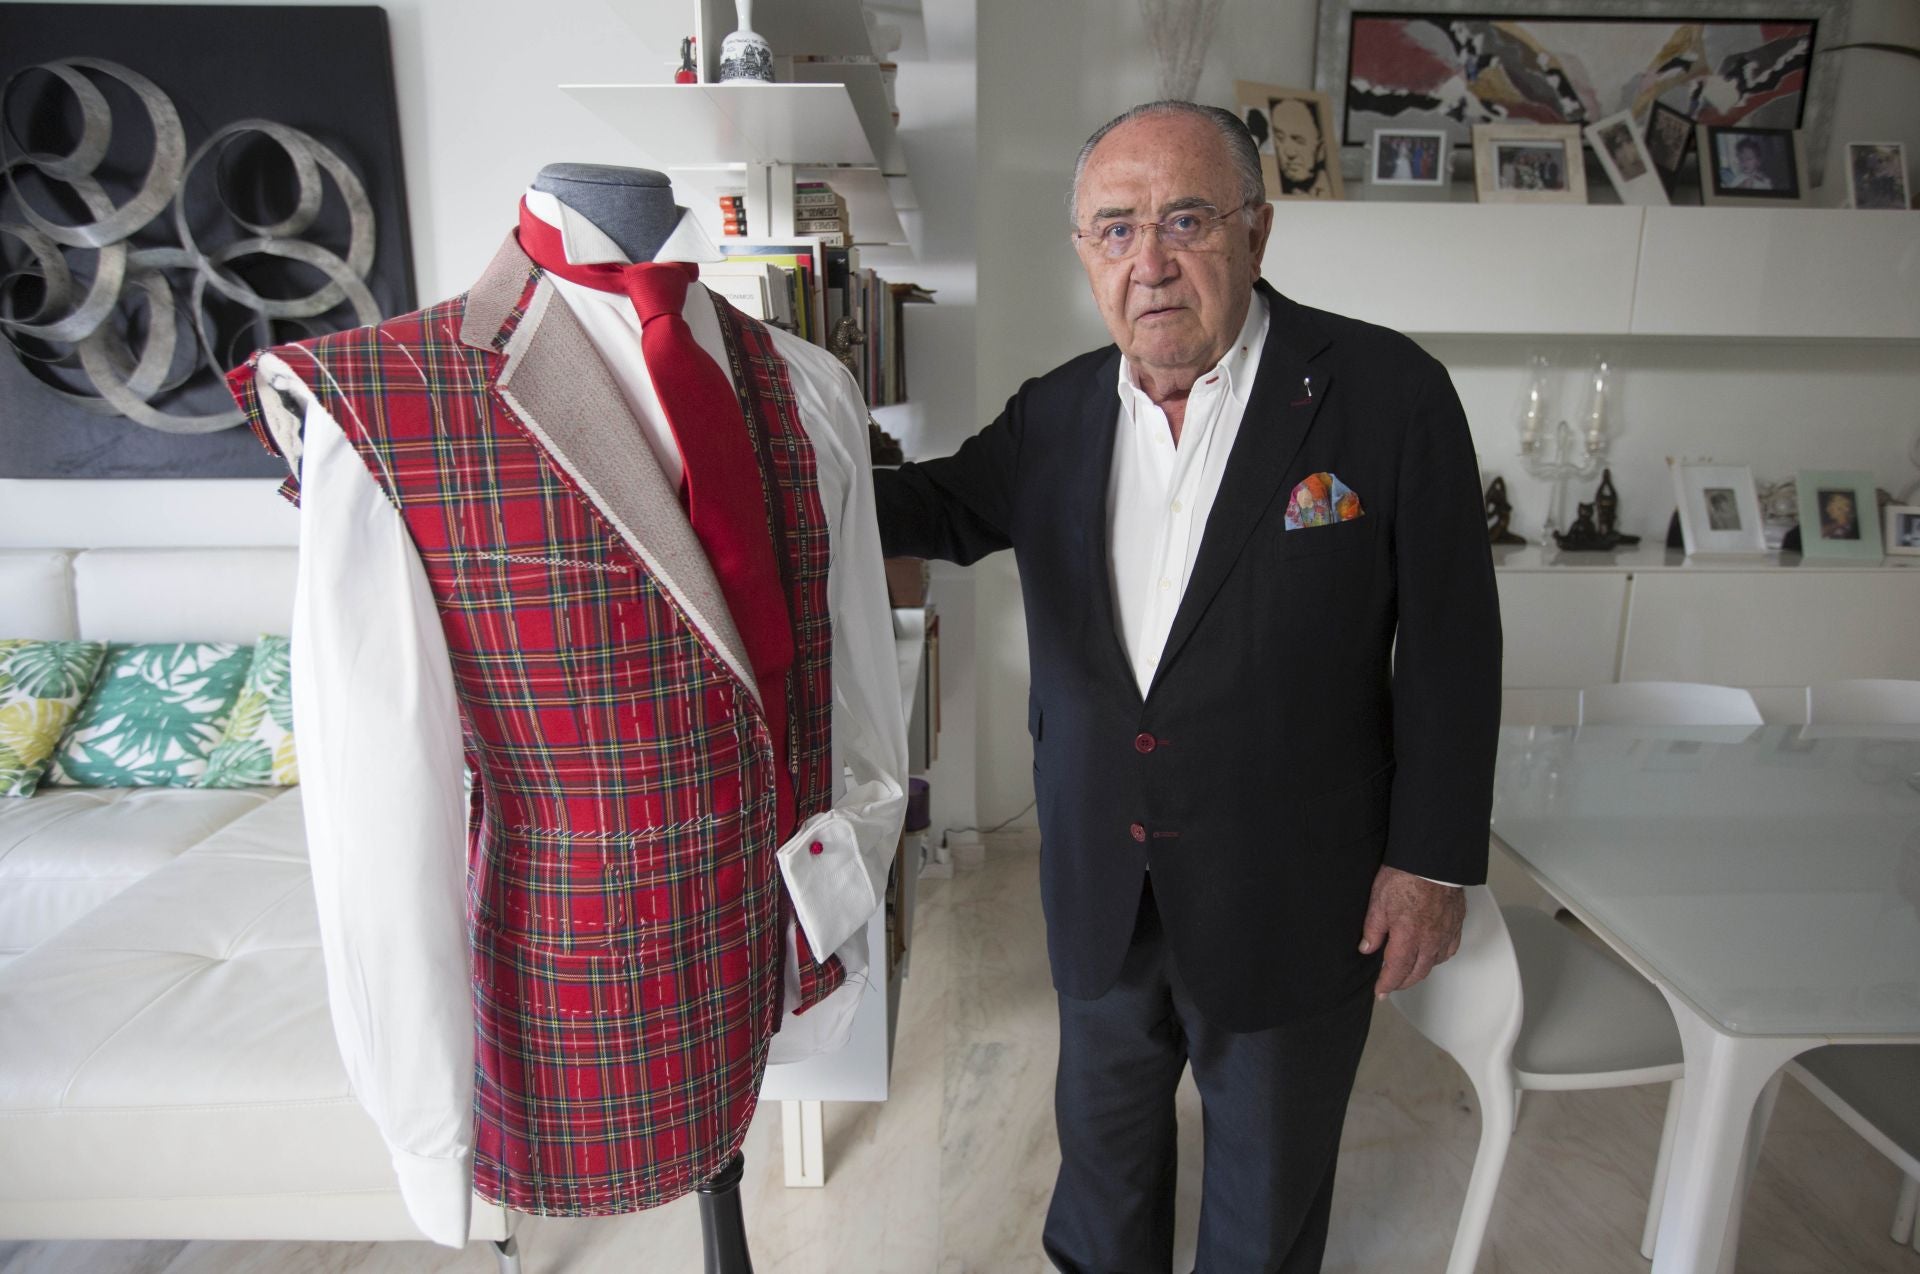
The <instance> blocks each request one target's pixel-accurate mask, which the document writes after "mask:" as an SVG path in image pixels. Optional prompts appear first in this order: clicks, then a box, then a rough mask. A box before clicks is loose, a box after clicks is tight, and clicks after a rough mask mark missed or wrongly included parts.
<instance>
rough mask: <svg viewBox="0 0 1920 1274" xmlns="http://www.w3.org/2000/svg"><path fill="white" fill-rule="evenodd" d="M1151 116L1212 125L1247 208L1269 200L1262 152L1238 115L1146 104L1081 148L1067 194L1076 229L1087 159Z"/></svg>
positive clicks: (1190, 105)
mask: <svg viewBox="0 0 1920 1274" xmlns="http://www.w3.org/2000/svg"><path fill="white" fill-rule="evenodd" d="M1149 115H1191V116H1194V117H1195V118H1197V119H1203V120H1205V121H1207V123H1209V124H1211V125H1213V127H1214V131H1216V132H1218V133H1219V134H1220V140H1221V141H1222V142H1223V143H1225V145H1226V148H1227V157H1228V159H1229V160H1231V161H1232V163H1233V166H1234V168H1235V169H1236V170H1237V171H1238V173H1239V176H1240V201H1241V202H1242V203H1243V204H1245V205H1247V206H1248V207H1254V206H1257V205H1259V204H1261V203H1264V202H1265V201H1266V198H1267V179H1266V178H1265V177H1264V176H1262V175H1261V172H1260V150H1259V148H1258V147H1257V146H1255V145H1254V144H1253V134H1252V133H1249V132H1248V131H1247V126H1246V124H1245V123H1243V122H1242V121H1241V119H1240V117H1239V116H1238V115H1235V114H1234V113H1233V112H1232V111H1224V110H1221V109H1220V108H1219V107H1218V106H1202V105H1201V104H1200V103H1198V102H1182V101H1176V100H1174V99H1172V98H1168V99H1166V100H1163V101H1158V102H1145V103H1142V104H1141V105H1139V106H1136V107H1134V108H1132V109H1131V110H1129V111H1126V112H1125V113H1123V114H1121V115H1117V116H1115V117H1114V118H1112V119H1110V120H1108V121H1107V122H1106V123H1104V124H1102V125H1101V126H1100V127H1099V128H1097V129H1095V130H1094V133H1093V136H1091V137H1089V138H1087V144H1086V145H1084V146H1082V147H1081V148H1080V157H1079V158H1078V159H1076V160H1075V161H1074V163H1073V189H1071V190H1069V191H1068V192H1067V215H1068V216H1069V217H1071V218H1072V219H1073V223H1074V225H1075V226H1076V227H1078V226H1079V224H1080V209H1079V207H1078V199H1079V196H1080V176H1081V174H1082V173H1084V172H1086V170H1087V157H1088V156H1089V155H1091V154H1093V148H1094V147H1095V146H1098V145H1099V144H1100V139H1101V138H1103V137H1105V136H1106V135H1107V134H1108V133H1111V132H1112V131H1113V130H1114V129H1116V128H1118V127H1120V125H1122V124H1125V123H1127V122H1128V121H1130V120H1136V119H1141V118H1143V117H1145V116H1149Z"/></svg>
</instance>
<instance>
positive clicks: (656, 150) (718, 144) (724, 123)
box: [560, 66, 919, 244]
mask: <svg viewBox="0 0 1920 1274" xmlns="http://www.w3.org/2000/svg"><path fill="white" fill-rule="evenodd" d="M822 69H823V70H837V71H847V72H854V73H855V74H854V75H853V76H852V77H851V78H852V80H853V83H852V85H849V84H843V83H840V82H837V81H835V82H829V83H818V84H563V85H561V86H560V87H561V89H562V90H563V91H565V92H566V93H567V94H569V95H570V96H572V97H573V98H574V99H575V100H577V101H579V102H580V103H582V104H583V105H584V106H586V107H587V108H588V109H589V110H591V111H593V113H594V114H596V115H598V116H600V118H602V119H604V120H606V121H607V122H608V123H610V124H612V125H613V126H614V127H616V128H618V129H619V130H620V131H621V132H622V133H624V134H625V135H626V136H627V137H628V139H629V140H631V141H632V142H633V145H634V148H635V156H636V158H637V159H638V160H640V161H641V162H644V163H646V164H648V165H650V166H652V167H655V168H662V169H666V170H668V172H669V174H670V175H672V176H673V177H674V179H675V181H676V182H680V181H683V180H684V181H685V183H686V185H687V186H688V187H689V189H690V190H692V191H693V192H694V196H693V197H692V198H682V199H681V200H680V202H681V203H682V204H684V205H686V206H688V207H695V206H698V207H699V208H700V209H701V216H702V218H703V224H705V225H706V226H707V227H708V229H709V231H710V232H714V233H717V232H718V228H719V219H718V216H717V214H716V213H714V212H713V203H714V201H713V199H712V197H711V196H712V195H713V193H714V192H715V191H717V190H720V189H722V188H727V187H739V186H742V185H743V184H746V182H745V176H744V174H745V169H746V165H748V164H781V165H786V166H789V167H791V168H792V169H793V170H794V172H793V174H792V175H793V177H794V179H796V180H801V181H807V180H815V179H818V180H823V181H827V182H829V183H831V184H832V185H833V187H834V188H835V189H836V190H838V191H839V192H840V193H841V194H842V195H844V196H845V197H846V200H847V205H848V211H849V213H850V215H851V217H852V221H853V226H852V230H853V240H854V242H856V243H874V244H904V243H906V242H907V234H906V230H905V228H904V227H903V226H902V225H901V222H900V215H899V214H900V212H901V211H903V210H910V209H915V208H918V207H919V199H918V198H917V197H916V196H915V194H914V190H913V182H912V180H911V179H910V178H909V177H908V176H907V175H906V172H905V165H904V161H903V160H902V158H901V155H900V145H899V141H898V140H897V139H896V138H895V136H894V133H893V125H892V122H891V120H889V119H886V118H885V117H884V112H885V110H886V99H885V95H884V93H882V92H881V89H880V81H879V72H878V71H877V70H876V69H875V68H873V67H871V66H866V67H861V66H847V67H834V68H822ZM876 94H877V95H879V97H878V109H879V110H880V111H881V112H882V113H883V115H882V119H881V121H880V122H881V123H884V124H885V129H884V132H883V133H876V132H875V131H874V121H873V119H872V118H871V117H872V114H873V112H874V110H875V109H876V108H875V105H874V100H873V98H874V95H876ZM876 137H878V138H879V146H880V153H879V154H878V155H876V152H875V138H876ZM889 163H891V164H892V165H894V167H893V168H889V166H888V165H889ZM748 202H749V204H751V203H752V202H753V193H752V191H751V190H749V194H748ZM710 214H712V215H710Z"/></svg>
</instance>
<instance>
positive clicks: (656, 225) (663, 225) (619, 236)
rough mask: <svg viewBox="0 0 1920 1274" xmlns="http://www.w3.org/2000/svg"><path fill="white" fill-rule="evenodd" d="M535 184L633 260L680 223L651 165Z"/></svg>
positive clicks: (725, 1251)
mask: <svg viewBox="0 0 1920 1274" xmlns="http://www.w3.org/2000/svg"><path fill="white" fill-rule="evenodd" d="M533 188H534V189H535V190H540V191H545V192H546V193H547V194H550V195H552V196H553V197H554V198H556V199H558V200H559V201H560V202H561V203H563V204H565V205H567V206H568V207H569V208H572V209H573V210H574V211H575V212H577V213H579V214H580V215H582V216H584V217H585V218H586V219H587V220H588V221H591V222H592V223H593V224H594V225H595V226H596V227H598V228H599V229H600V231H601V232H602V233H604V234H605V235H606V236H607V238H609V239H611V240H613V241H614V243H616V244H617V245H619V248H620V250H621V251H622V252H624V253H626V254H627V260H628V261H632V262H639V261H651V260H653V258H654V256H655V255H656V254H658V253H659V251H660V248H661V245H662V244H664V243H666V241H667V236H668V235H670V234H672V233H673V228H674V227H675V226H676V225H678V224H679V222H680V210H679V209H678V208H677V207H675V206H674V202H673V183H672V182H671V181H670V180H668V178H667V175H666V174H665V173H659V172H654V171H653V170H652V169H649V168H615V167H613V166H611V165H608V164H548V165H547V166H546V167H544V168H542V169H541V170H540V173H539V175H538V176H536V177H535V178H534V179H533ZM745 1170H746V1157H745V1156H744V1155H741V1154H737V1153H736V1154H735V1155H734V1156H733V1158H732V1159H731V1160H730V1161H729V1162H728V1164H727V1166H726V1167H725V1168H724V1169H722V1170H721V1172H720V1174H719V1175H718V1176H716V1177H714V1178H713V1179H712V1180H710V1181H708V1182H707V1183H706V1184H705V1185H703V1186H700V1187H698V1188H697V1189H696V1190H695V1193H696V1194H697V1195H698V1196H699V1199H700V1232H701V1238H702V1242H701V1250H702V1251H703V1252H704V1253H705V1257H706V1269H707V1274H753V1258H752V1256H751V1255H750V1254H749V1252H748V1248H747V1228H746V1220H745V1217H744V1215H743V1214H742V1212H741V1208H740V1178H741V1177H742V1176H743V1175H744V1174H745Z"/></svg>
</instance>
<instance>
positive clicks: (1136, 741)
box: [1133, 734, 1160, 756]
mask: <svg viewBox="0 0 1920 1274" xmlns="http://www.w3.org/2000/svg"><path fill="white" fill-rule="evenodd" d="M1159 742H1160V741H1159V740H1158V739H1156V738H1154V737H1153V736H1152V735H1151V734H1136V735H1134V736H1133V750H1134V751H1135V752H1138V753H1140V754H1141V755H1143V756H1144V755H1145V754H1146V753H1148V752H1151V751H1153V750H1154V748H1155V747H1157V746H1159Z"/></svg>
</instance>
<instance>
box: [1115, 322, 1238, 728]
mask: <svg viewBox="0 0 1920 1274" xmlns="http://www.w3.org/2000/svg"><path fill="white" fill-rule="evenodd" d="M1266 343H1267V301H1266V298H1265V297H1263V296H1261V295H1260V294H1259V293H1258V292H1256V293H1254V294H1253V299H1252V301H1251V302H1250V303H1249V304H1248V306H1247V317H1246V321H1245V322H1243V323H1242V324H1241V325H1240V338H1239V339H1238V340H1236V341H1235V342H1234V343H1233V348H1232V349H1230V350H1228V351H1227V355H1226V357H1225V358H1223V359H1221V360H1220V362H1219V363H1218V364H1217V365H1215V367H1214V368H1213V370H1212V371H1210V372H1207V373H1206V374H1205V375H1204V376H1201V377H1200V379H1198V380H1196V381H1194V383H1193V388H1192V390H1191V391H1190V392H1189V393H1188V395H1187V415H1186V420H1185V422H1184V423H1183V424H1182V425H1181V427H1180V442H1179V445H1177V446H1176V445H1175V444H1174V441H1173V428H1172V426H1171V425H1170V424H1168V422H1167V413H1166V412H1165V411H1164V410H1162V409H1161V407H1160V405H1159V404H1158V403H1156V402H1154V401H1153V399H1151V398H1149V397H1147V395H1146V391H1144V390H1142V389H1141V388H1140V383H1139V377H1138V375H1137V374H1136V373H1135V372H1134V370H1133V365H1132V364H1131V363H1130V362H1129V361H1128V359H1127V358H1126V357H1125V356H1124V355H1122V356H1121V359H1120V385H1119V393H1120V418H1119V423H1118V425H1117V428H1118V430H1119V433H1118V435H1117V436H1116V437H1115V438H1114V440H1113V472H1112V475H1111V477H1110V479H1109V482H1108V487H1107V548H1108V569H1109V571H1110V573H1111V582H1112V584H1113V613H1114V622H1115V623H1116V624H1117V625H1118V626H1119V629H1120V644H1121V645H1122V646H1123V647H1125V648H1126V652H1127V658H1128V659H1129V660H1130V661H1131V662H1132V664H1133V676H1134V680H1135V681H1137V682H1138V683H1139V684H1140V693H1141V694H1142V695H1144V694H1146V693H1147V687H1149V686H1151V685H1152V684H1153V675H1154V673H1155V672H1157V671H1158V670H1159V667H1160V654H1161V652H1162V651H1164V650H1165V649H1166V647H1167V634H1168V633H1170V632H1172V631H1173V616H1174V612H1176V611H1178V610H1179V609H1180V599H1181V597H1182V596H1184V595H1185V594H1186V591H1187V580H1188V578H1189V577H1190V576H1192V574H1193V562H1194V558H1195V557H1197V556H1198V555H1199V552H1200V539H1201V537H1202V536H1203V535H1204V534H1205V533H1206V529H1207V515H1208V514H1210V513H1212V512H1213V499H1214V497H1215V496H1217V495H1218V494H1220V479H1221V476H1222V475H1223V474H1225V473H1226V471H1227V457H1228V456H1230V455H1232V454H1233V444H1234V440H1235V439H1237V438H1238V437H1239V436H1240V421H1241V418H1242V417H1244V416H1245V415H1246V414H1247V399H1248V397H1249V396H1250V395H1251V394H1252V393H1253V379H1254V376H1255V375H1256V374H1257V373H1258V372H1259V370H1260V352H1261V350H1262V349H1264V348H1265V347H1266Z"/></svg>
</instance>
